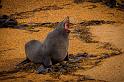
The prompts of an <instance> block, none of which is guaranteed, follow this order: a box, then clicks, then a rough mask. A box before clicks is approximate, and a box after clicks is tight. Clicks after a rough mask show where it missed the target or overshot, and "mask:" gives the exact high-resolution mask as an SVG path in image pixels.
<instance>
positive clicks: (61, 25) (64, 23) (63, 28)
mask: <svg viewBox="0 0 124 82" xmlns="http://www.w3.org/2000/svg"><path fill="white" fill-rule="evenodd" d="M56 30H59V31H61V32H64V33H70V30H69V17H68V16H67V17H66V18H65V19H64V20H63V21H62V22H60V23H59V24H58V25H57V27H56Z"/></svg>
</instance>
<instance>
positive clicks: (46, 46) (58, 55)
mask: <svg viewBox="0 0 124 82" xmlns="http://www.w3.org/2000/svg"><path fill="white" fill-rule="evenodd" d="M68 28H69V17H67V18H66V19H65V20H63V21H62V22H60V23H59V24H58V25H57V26H56V28H55V29H54V30H53V31H52V32H50V33H48V35H47V37H46V39H45V40H44V41H43V43H41V42H40V41H37V40H31V41H29V42H28V43H26V44H25V53H26V57H27V58H26V60H24V61H23V62H21V63H20V64H25V63H28V62H30V61H31V62H33V63H40V64H42V65H41V66H40V67H39V68H38V69H37V70H36V71H37V73H42V72H44V71H46V70H48V69H49V68H51V66H52V65H53V64H55V63H58V62H61V61H64V60H68V45H69V38H68V36H69V32H70V30H69V29H68Z"/></svg>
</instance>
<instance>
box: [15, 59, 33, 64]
mask: <svg viewBox="0 0 124 82" xmlns="http://www.w3.org/2000/svg"><path fill="white" fill-rule="evenodd" d="M29 62H31V61H30V60H29V59H28V58H26V59H25V60H23V61H22V62H21V63H19V64H17V65H16V66H20V65H24V64H27V63H29Z"/></svg>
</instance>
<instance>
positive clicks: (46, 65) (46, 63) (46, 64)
mask: <svg viewBox="0 0 124 82" xmlns="http://www.w3.org/2000/svg"><path fill="white" fill-rule="evenodd" d="M51 66H52V61H51V58H50V57H49V56H46V55H45V56H44V57H43V65H41V66H40V67H39V68H38V69H37V70H36V71H37V72H36V73H38V74H39V73H47V72H49V71H52V68H51Z"/></svg>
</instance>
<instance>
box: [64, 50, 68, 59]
mask: <svg viewBox="0 0 124 82" xmlns="http://www.w3.org/2000/svg"><path fill="white" fill-rule="evenodd" d="M68 60H69V56H68V52H67V55H66V57H65V59H64V61H68Z"/></svg>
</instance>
